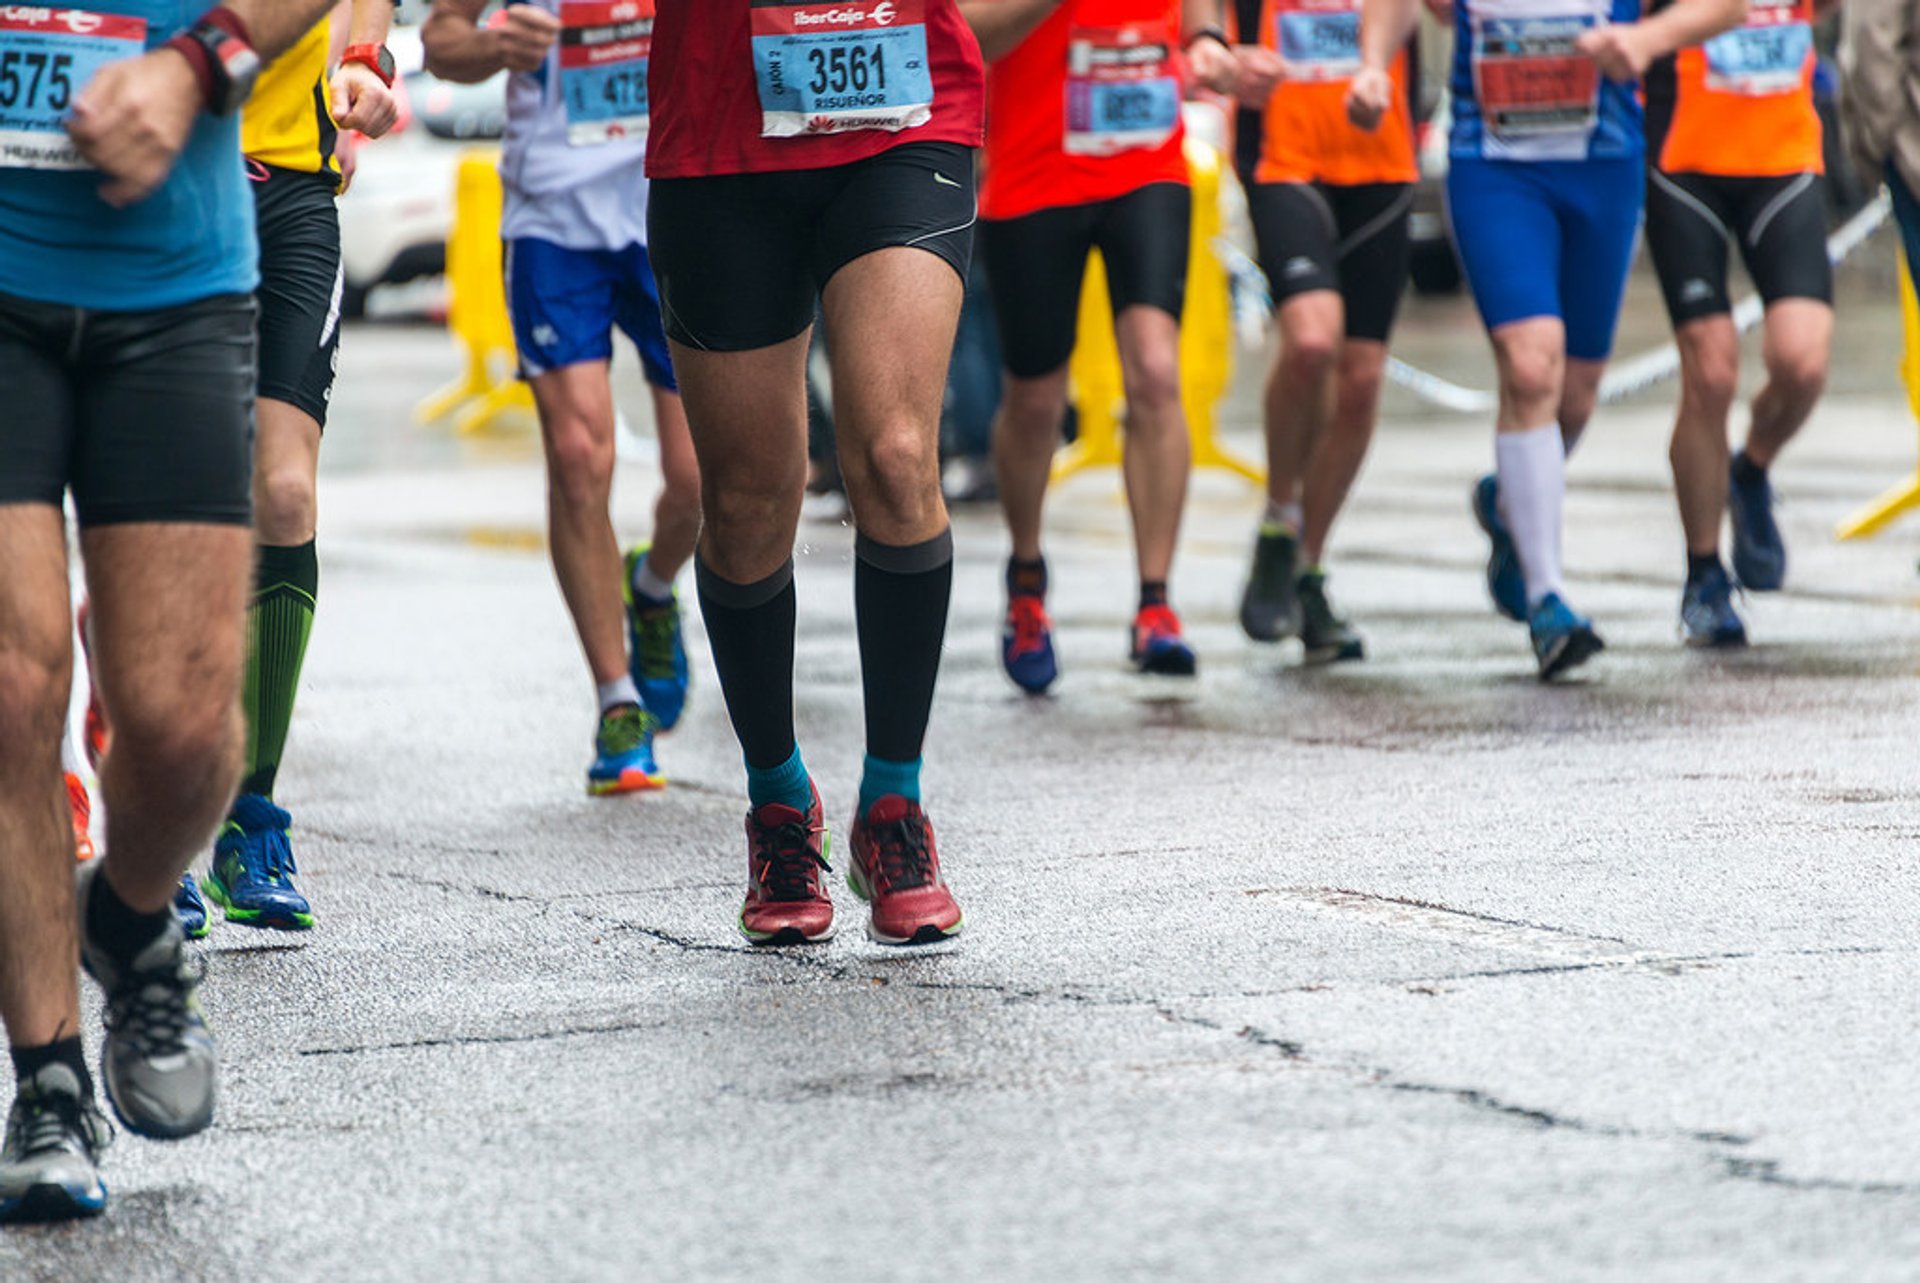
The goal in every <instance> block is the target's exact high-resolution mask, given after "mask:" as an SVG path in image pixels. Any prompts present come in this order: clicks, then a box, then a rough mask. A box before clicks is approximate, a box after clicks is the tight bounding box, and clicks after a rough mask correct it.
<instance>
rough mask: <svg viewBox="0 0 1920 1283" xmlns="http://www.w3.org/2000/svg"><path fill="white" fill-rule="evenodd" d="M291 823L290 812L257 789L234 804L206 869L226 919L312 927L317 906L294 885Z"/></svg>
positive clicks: (209, 886)
mask: <svg viewBox="0 0 1920 1283" xmlns="http://www.w3.org/2000/svg"><path fill="white" fill-rule="evenodd" d="M292 824H293V817H292V816H291V815H288V814H287V813H286V812H285V811H283V810H281V809H280V808H279V807H277V806H275V805H274V804H273V803H272V802H271V801H269V800H268V799H266V798H264V797H261V796H260V795H259V794H258V793H242V794H241V795H240V797H239V800H238V801H236V802H234V804H233V810H232V811H230V812H228V813H227V826H226V828H224V829H222V830H221V831H220V836H219V838H218V839H216V840H215V842H214V844H213V867H212V868H211V869H209V870H208V871H207V895H208V896H209V897H211V898H212V900H213V902H214V903H215V904H217V905H219V906H220V908H221V909H222V910H223V911H224V912H225V914H226V919H227V921H228V922H238V923H241V924H243V925H245V926H249V927H274V928H277V929H279V930H281V931H305V930H306V929H307V928H308V927H311V926H312V925H313V908H312V906H311V905H309V904H308V903H307V897H305V896H304V895H301V894H300V891H299V888H297V887H295V886H294V885H293V875H294V874H295V873H297V872H298V871H299V870H297V869H296V868H294V864H293V847H292V845H291V844H289V843H288V841H287V829H288V828H289V827H291V826H292Z"/></svg>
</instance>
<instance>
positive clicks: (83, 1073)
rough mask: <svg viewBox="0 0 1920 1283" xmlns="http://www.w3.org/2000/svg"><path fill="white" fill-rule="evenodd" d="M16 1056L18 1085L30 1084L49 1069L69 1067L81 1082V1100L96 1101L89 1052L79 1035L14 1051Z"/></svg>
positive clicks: (14, 1073) (15, 1078)
mask: <svg viewBox="0 0 1920 1283" xmlns="http://www.w3.org/2000/svg"><path fill="white" fill-rule="evenodd" d="M12 1055H13V1080H14V1082H15V1083H16V1084H19V1083H23V1082H25V1081H27V1079H29V1078H31V1077H33V1076H34V1075H35V1074H37V1073H39V1072H40V1071H41V1070H42V1069H45V1068H46V1067H47V1066H48V1065H65V1066H66V1067H67V1068H68V1069H70V1070H71V1071H73V1076H74V1077H75V1078H77V1079H79V1080H80V1098H81V1099H82V1100H92V1099H93V1075H92V1074H89V1073H88V1072H87V1052H86V1049H85V1048H84V1047H82V1046H81V1045H80V1035H79V1034H75V1035H73V1036H72V1037H71V1038H61V1039H58V1040H56V1041H54V1042H49V1043H44V1044H42V1045H41V1046H38V1047H14V1048H12Z"/></svg>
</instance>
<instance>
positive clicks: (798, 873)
mask: <svg viewBox="0 0 1920 1283" xmlns="http://www.w3.org/2000/svg"><path fill="white" fill-rule="evenodd" d="M813 833H814V830H813V828H812V827H811V826H810V825H808V824H807V822H806V821H805V820H794V821H792V822H790V823H787V824H776V825H774V826H772V827H771V828H763V829H761V830H759V833H758V835H757V845H758V847H759V850H758V851H757V852H756V854H757V855H758V856H759V857H760V859H762V860H763V861H765V862H766V873H765V874H764V875H763V877H762V881H763V882H764V883H765V885H766V888H767V891H768V894H770V895H771V896H772V898H773V899H775V900H811V899H812V898H813V897H814V886H813V871H814V869H815V868H819V869H820V870H822V871H823V872H827V873H831V872H832V871H833V866H832V865H830V864H828V863H827V862H826V861H825V860H824V859H822V858H821V857H820V854H819V852H817V851H815V850H814V849H813Z"/></svg>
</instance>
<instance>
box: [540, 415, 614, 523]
mask: <svg viewBox="0 0 1920 1283" xmlns="http://www.w3.org/2000/svg"><path fill="white" fill-rule="evenodd" d="M547 483H548V485H549V486H550V487H551V488H552V489H553V490H554V492H555V493H557V494H558V495H559V496H560V497H561V498H562V499H564V500H565V501H566V502H567V503H568V504H570V505H574V506H579V507H587V506H591V505H593V504H599V505H601V506H605V504H606V502H607V499H608V498H609V496H611V495H612V493H613V435H612V434H611V433H606V434H604V436H603V435H602V434H599V433H596V432H594V430H593V428H592V426H591V425H590V424H588V423H587V422H586V421H585V420H583V419H577V418H568V419H564V420H562V421H561V422H559V423H556V424H554V425H552V426H551V427H550V428H549V430H548V443H547Z"/></svg>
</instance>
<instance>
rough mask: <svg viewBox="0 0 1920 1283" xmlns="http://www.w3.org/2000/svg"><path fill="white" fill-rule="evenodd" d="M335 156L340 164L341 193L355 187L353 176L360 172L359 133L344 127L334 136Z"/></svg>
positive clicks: (343, 194) (343, 193) (344, 193)
mask: <svg viewBox="0 0 1920 1283" xmlns="http://www.w3.org/2000/svg"><path fill="white" fill-rule="evenodd" d="M333 158H334V160H336V161H338V162H339V164H340V194H341V195H342V196H345V195H346V194H347V192H348V191H350V190H352V188H353V176H354V175H355V174H357V173H359V172H360V141H359V135H358V134H355V133H354V132H353V131H352V130H351V129H343V130H341V131H340V132H339V133H337V134H335V135H334V136H333Z"/></svg>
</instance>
